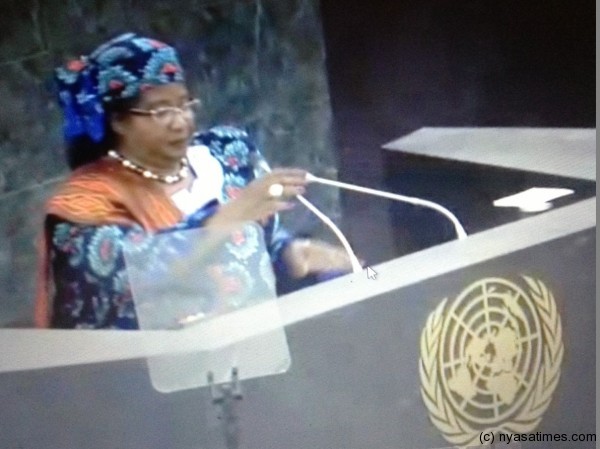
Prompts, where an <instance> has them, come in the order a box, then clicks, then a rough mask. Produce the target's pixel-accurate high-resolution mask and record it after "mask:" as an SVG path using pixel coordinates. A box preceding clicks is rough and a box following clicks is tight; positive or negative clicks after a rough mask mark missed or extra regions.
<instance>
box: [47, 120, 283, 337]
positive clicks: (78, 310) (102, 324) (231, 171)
mask: <svg viewBox="0 0 600 449" xmlns="http://www.w3.org/2000/svg"><path fill="white" fill-rule="evenodd" d="M193 144H194V145H205V146H206V147H208V148H209V150H210V154H211V155H212V157H214V158H215V159H216V160H217V161H219V163H220V165H221V167H222V168H223V176H224V178H223V179H224V182H223V189H222V192H221V198H219V200H220V201H222V202H225V201H227V200H230V199H232V198H235V196H236V194H237V192H238V191H239V190H240V189H242V188H244V187H245V186H246V185H247V184H248V183H249V182H250V181H252V180H253V179H254V170H253V167H252V165H251V163H250V158H249V157H250V154H251V153H252V152H255V151H257V149H256V148H255V146H254V145H253V143H252V142H251V141H250V140H249V138H248V135H247V134H246V133H245V132H243V131H241V130H239V129H237V128H232V127H215V128H211V129H210V130H208V131H207V132H204V133H199V134H197V135H195V136H194V141H193ZM218 204H219V202H218V201H216V200H215V201H212V202H209V203H208V204H205V205H204V206H203V207H201V208H200V209H199V210H197V211H196V212H194V213H192V214H190V215H188V216H187V217H186V218H185V219H184V220H183V221H182V222H180V223H178V224H177V225H176V226H175V227H174V228H171V229H168V230H164V231H161V232H168V231H172V230H186V229H191V228H198V227H201V226H202V225H203V222H204V220H206V219H207V218H208V217H210V216H211V215H212V214H213V213H214V212H215V211H216V209H217V206H218ZM47 226H48V230H49V235H50V264H51V270H52V275H53V280H54V286H55V292H54V298H53V308H52V321H51V325H52V327H55V328H80V329H81V328H83V329H85V328H90V329H100V328H109V329H110V328H112V329H138V328H139V323H138V318H137V315H136V310H135V307H134V303H133V299H132V293H131V288H130V285H129V281H128V276H127V271H126V269H125V259H124V255H123V246H124V244H125V242H126V241H128V240H129V241H135V240H136V239H143V238H145V234H144V231H143V230H142V228H141V227H137V226H133V227H131V226H129V227H128V226H122V225H103V226H89V225H81V224H77V223H71V222H67V221H64V220H61V219H58V218H57V217H53V216H50V217H48V219H47ZM264 238H265V244H266V247H267V250H268V252H269V255H270V258H271V263H272V265H273V270H274V273H275V276H276V278H277V280H278V285H280V284H281V282H282V281H283V280H284V279H286V278H288V276H287V273H286V269H285V265H284V264H283V262H282V260H281V259H282V258H281V254H282V251H283V250H284V248H285V247H286V245H287V244H288V243H289V242H290V241H291V237H290V235H289V234H288V233H287V232H286V231H285V230H284V229H282V228H281V227H280V226H279V223H278V220H277V218H274V219H272V220H270V222H269V223H268V225H267V226H265V227H264Z"/></svg>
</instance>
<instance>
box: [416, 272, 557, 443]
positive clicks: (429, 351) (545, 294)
mask: <svg viewBox="0 0 600 449" xmlns="http://www.w3.org/2000/svg"><path fill="white" fill-rule="evenodd" d="M523 279H524V280H525V282H526V283H527V285H528V287H529V295H530V298H531V299H532V300H533V303H534V304H535V305H536V309H537V312H538V315H539V318H540V322H541V327H542V331H543V341H544V345H543V360H542V366H541V369H540V371H539V373H538V376H537V380H536V381H535V385H534V386H533V389H532V390H531V392H530V393H529V397H528V398H527V400H526V401H525V402H524V403H523V405H522V407H521V408H520V410H519V411H518V413H516V414H515V415H514V416H512V417H511V418H510V420H507V421H504V422H497V423H495V424H494V425H493V426H491V427H490V426H487V427H485V428H482V427H480V426H478V427H477V428H475V427H474V426H473V425H472V424H471V423H470V422H469V420H468V419H467V418H466V417H464V416H461V413H460V412H459V411H457V410H455V408H454V407H453V406H452V405H451V403H450V401H449V400H448V398H447V396H446V395H447V393H446V392H445V391H444V388H443V386H442V385H441V383H440V380H439V375H440V371H439V366H438V364H439V361H438V352H439V351H440V344H441V341H442V338H443V337H444V336H443V335H442V329H443V327H444V321H445V314H444V312H445V310H446V304H447V302H448V298H444V299H443V300H442V301H441V303H440V304H439V305H438V306H437V307H436V309H435V310H434V311H433V312H432V313H431V314H430V315H429V317H428V319H427V322H426V325H425V328H424V329H423V332H422V334H421V357H420V359H419V374H420V378H421V396H422V398H423V401H424V403H425V406H426V407H427V410H428V411H429V417H430V419H431V422H432V423H433V424H434V425H435V426H436V427H437V428H438V430H439V431H440V432H441V433H442V435H443V436H444V438H445V439H446V440H447V441H448V442H450V443H451V444H454V445H457V446H468V445H475V444H479V435H480V434H481V432H488V433H489V432H494V433H498V432H503V433H510V434H512V433H528V432H531V431H532V430H533V429H535V427H536V426H537V425H538V424H539V423H540V421H541V420H542V415H543V414H544V412H545V411H546V409H547V408H548V406H549V405H550V402H551V399H552V395H553V393H554V391H555V389H556V386H557V385H558V381H559V379H560V366H561V363H562V359H563V353H564V345H563V340H562V326H561V320H560V315H559V314H558V311H557V307H556V302H555V299H554V295H553V294H552V292H551V291H550V290H549V289H548V288H547V287H546V285H545V284H544V283H543V282H542V281H540V280H536V279H533V278H531V277H527V276H523Z"/></svg>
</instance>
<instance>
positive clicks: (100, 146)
mask: <svg viewBox="0 0 600 449" xmlns="http://www.w3.org/2000/svg"><path fill="white" fill-rule="evenodd" d="M56 82H57V86H58V94H59V102H60V105H61V107H62V110H63V113H64V134H65V139H66V143H67V161H68V164H69V166H70V168H71V169H72V172H71V174H70V176H69V177H68V178H67V179H66V181H65V182H64V183H63V184H62V185H61V186H60V187H59V188H58V190H57V191H56V192H55V193H54V194H53V196H51V197H50V199H49V201H48V202H47V204H46V210H45V211H44V212H45V224H44V229H43V232H42V235H43V237H42V238H41V244H40V254H39V267H38V285H37V294H36V302H35V314H34V315H35V316H34V320H35V324H36V326H37V327H57V328H94V329H96V328H119V329H137V328H139V323H138V320H137V317H136V311H135V307H134V304H133V300H132V294H131V288H130V286H129V284H128V280H127V272H126V268H125V262H124V257H123V242H124V241H125V239H131V238H135V236H136V234H153V233H160V232H165V231H168V230H181V229H192V228H200V227H204V228H207V229H211V228H215V229H216V228H219V227H221V226H226V225H230V224H232V223H237V222H240V223H241V222H249V221H253V222H258V223H260V224H261V226H262V227H263V229H264V233H263V234H262V235H264V239H265V242H264V243H265V246H266V248H267V249H268V252H269V256H270V259H271V261H272V266H273V270H274V272H275V275H276V277H277V278H278V279H279V280H282V279H284V278H289V279H301V278H305V277H307V276H311V275H315V274H316V273H323V272H327V271H345V270H348V271H349V270H350V268H351V265H350V262H349V260H348V258H347V257H346V255H345V253H344V252H343V251H342V250H341V249H340V248H337V247H333V246H330V245H327V244H325V243H323V242H317V241H309V240H295V239H294V238H292V237H291V236H290V235H289V234H287V233H286V232H285V230H284V229H282V228H281V226H279V223H278V219H277V214H278V213H279V212H282V211H285V210H287V209H289V208H291V207H292V206H293V203H292V200H293V198H294V197H295V196H296V195H298V194H302V193H303V192H304V186H305V184H306V181H305V172H304V171H302V170H298V169H280V170H274V171H273V172H271V173H267V174H266V175H264V176H262V177H260V178H256V177H255V167H254V166H253V164H252V160H253V157H252V155H253V154H254V155H256V154H258V152H257V149H256V148H255V147H254V145H253V143H252V142H251V141H250V139H249V138H248V135H247V134H246V133H245V132H243V131H242V130H240V129H237V128H232V127H215V128H212V129H210V130H208V131H206V132H200V133H196V132H195V124H194V118H195V116H194V111H195V109H196V108H198V107H199V106H200V104H201V101H200V100H199V99H195V98H190V94H189V92H188V90H187V88H186V85H185V79H184V71H183V69H182V66H181V64H180V61H179V58H178V55H177V53H176V51H175V49H174V48H173V47H171V46H169V45H167V44H165V43H163V42H159V41H157V40H154V39H149V38H146V37H142V36H138V35H136V34H133V33H128V34H124V35H121V36H118V37H116V38H114V39H112V40H110V41H108V42H106V43H104V44H103V45H101V46H100V47H98V48H97V49H96V50H95V51H94V52H92V53H91V54H90V55H89V56H85V57H81V58H79V59H77V60H73V61H70V62H69V63H67V64H66V65H65V66H64V67H60V68H58V69H57V70H56Z"/></svg>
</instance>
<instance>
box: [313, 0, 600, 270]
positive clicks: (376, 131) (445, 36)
mask: <svg viewBox="0 0 600 449" xmlns="http://www.w3.org/2000/svg"><path fill="white" fill-rule="evenodd" d="M321 14H322V21H323V29H324V37H325V45H326V61H327V71H328V80H329V89H330V95H331V104H332V108H333V117H334V125H335V128H334V129H335V138H336V146H337V149H338V158H339V173H340V178H341V179H342V180H345V181H348V182H353V183H357V184H362V185H369V186H373V187H384V188H385V187H387V188H390V187H392V188H393V185H397V184H398V183H397V182H391V183H390V177H393V174H394V172H392V173H390V170H386V169H385V167H384V165H385V161H384V158H383V153H384V151H382V150H380V147H381V145H383V144H385V143H387V142H389V141H391V140H394V139H396V138H398V137H401V136H402V135H405V134H407V133H409V132H411V131H414V130H417V129H419V128H421V127H423V126H457V127H459V126H488V127H504V126H515V127H529V126H531V127H595V3H594V2H592V1H590V0H575V1H573V2H564V1H555V0H551V1H544V2H542V1H531V0H525V1H513V0H510V1H487V0H483V1H482V0H474V1H436V0H403V1H389V0H371V1H367V2H365V1H364V0H347V1H344V2H339V1H335V0H321ZM540 156H541V157H543V155H540ZM403 163H404V165H405V169H406V171H409V172H410V168H411V166H410V164H413V163H414V162H413V161H409V160H407V161H403ZM419 167H421V168H422V164H421V165H419ZM455 169H456V167H454V166H452V164H449V165H448V166H445V167H444V168H443V170H445V171H446V172H445V175H444V180H445V181H450V180H449V179H448V177H449V176H450V177H451V173H452V171H454V170H455ZM427 170H428V169H426V170H424V172H425V173H426V172H427ZM532 170H535V168H534V167H532ZM424 176H426V175H424ZM488 179H489V178H488V177H487V176H469V177H467V178H463V179H458V180H455V181H456V183H458V184H460V183H465V182H468V184H469V185H468V186H466V187H465V189H464V190H463V191H461V194H462V195H463V197H464V195H467V196H470V195H471V194H473V192H475V191H478V190H482V189H484V190H485V189H486V188H488V187H487V186H486V182H488ZM436 181H437V180H436V179H434V178H431V179H430V182H429V184H430V185H429V189H428V190H431V182H436ZM413 182H414V183H427V180H426V179H423V178H422V177H421V178H419V179H415V180H414V181H411V180H408V181H406V182H405V183H404V184H403V187H404V188H407V189H410V188H411V183H413ZM498 182H499V181H498V179H495V180H494V183H496V184H497V183H498ZM390 184H393V185H390ZM412 187H414V186H412ZM438 187H439V189H438V190H440V191H441V190H444V189H446V188H447V186H444V185H438ZM413 190H419V189H418V188H415V189H413ZM421 190H423V189H421ZM429 193H430V194H431V195H432V196H433V197H436V192H429ZM442 196H443V195H442ZM342 199H343V215H344V217H345V226H346V228H347V229H348V232H349V234H350V236H351V240H352V241H353V243H354V244H355V246H356V247H357V248H358V250H359V251H362V252H363V253H366V255H367V256H368V258H371V259H372V260H373V261H379V260H386V259H389V258H393V257H397V256H398V255H400V254H402V253H406V252H410V251H412V250H416V249H419V247H423V246H428V245H427V243H423V244H421V245H416V246H415V245H412V246H410V248H409V247H404V246H402V245H399V244H398V242H397V239H398V235H399V234H400V235H407V237H409V238H410V235H409V234H411V231H410V230H401V229H400V230H399V229H398V228H399V227H401V226H402V224H400V223H398V222H397V220H395V219H394V218H393V214H392V215H391V217H392V218H391V222H390V213H389V209H390V206H389V204H388V203H386V202H385V201H384V200H381V201H380V200H372V199H369V198H368V197H364V196H360V195H356V194H344V195H343V198H342ZM446 200H449V201H450V202H452V199H451V198H448V197H447V195H446ZM473 207H474V208H476V207H479V206H476V205H474V206H473ZM485 213H486V212H485V211H482V210H475V209H473V210H471V211H467V215H470V216H477V215H485ZM427 218H429V217H428V216H427ZM421 224H423V223H421ZM411 225H412V226H413V227H414V226H415V225H416V226H417V227H420V226H418V225H419V223H414V222H413V223H411ZM472 226H474V227H475V228H479V227H481V226H479V224H478V223H473V224H472ZM444 238H445V237H444V236H442V237H439V238H438V240H439V239H442V240H443V239H444ZM434 240H436V239H435V238H434V239H433V240H432V241H431V244H433V243H437V241H434Z"/></svg>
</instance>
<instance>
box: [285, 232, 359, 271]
mask: <svg viewBox="0 0 600 449" xmlns="http://www.w3.org/2000/svg"><path fill="white" fill-rule="evenodd" d="M283 257H284V261H285V263H286V266H287V268H288V270H289V273H290V276H292V277H293V278H296V279H299V278H302V277H304V276H306V275H308V274H314V273H320V272H325V271H348V272H350V271H352V262H351V261H350V258H349V257H348V254H347V253H346V251H345V250H344V248H342V247H338V246H333V245H330V244H328V243H325V242H319V241H314V240H294V241H293V242H292V243H290V244H289V245H288V247H287V248H286V249H285V252H284V254H283ZM361 264H364V262H363V261H361Z"/></svg>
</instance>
